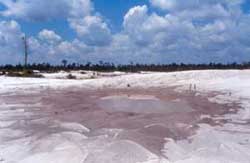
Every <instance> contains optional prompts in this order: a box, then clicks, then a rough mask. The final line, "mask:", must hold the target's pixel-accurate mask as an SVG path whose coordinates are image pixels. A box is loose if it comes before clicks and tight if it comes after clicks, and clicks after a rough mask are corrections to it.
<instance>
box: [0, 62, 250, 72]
mask: <svg viewBox="0 0 250 163" xmlns="http://www.w3.org/2000/svg"><path fill="white" fill-rule="evenodd" d="M24 69H28V70H38V71H43V72H57V71H60V70H64V71H70V70H89V71H102V72H111V71H123V72H139V71H156V72H171V71H185V70H213V69H219V70H226V69H250V62H245V63H241V64H239V63H228V64H222V63H209V64H184V63H180V64H177V63H172V64H133V63H130V64H120V65H115V64H114V63H108V62H99V63H96V64H92V63H90V62H89V63H86V64H79V63H69V64H67V61H66V60H63V61H62V64H61V65H52V64H49V63H34V64H27V65H26V66H24V65H22V64H17V65H2V66H0V70H1V71H22V70H24Z"/></svg>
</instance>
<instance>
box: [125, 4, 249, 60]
mask: <svg viewBox="0 0 250 163" xmlns="http://www.w3.org/2000/svg"><path fill="white" fill-rule="evenodd" d="M165 2H166V3H168V4H165V5H166V7H165V9H166V12H165V14H162V15H158V14H156V13H154V12H153V13H150V12H149V10H148V7H147V6H145V5H143V6H135V7H133V8H131V9H130V10H129V11H128V12H127V14H126V15H125V17H124V22H123V27H124V32H125V34H127V35H128V36H129V39H130V41H132V42H134V43H135V44H136V46H137V47H138V48H137V53H141V54H142V56H141V58H143V57H144V58H145V56H147V57H146V58H148V59H149V60H152V61H156V62H161V63H169V62H187V63H207V62H224V63H227V62H234V61H237V62H242V61H246V60H250V56H249V55H247V54H248V52H249V48H248V46H247V44H249V39H247V37H246V33H248V28H246V24H248V25H249V21H250V19H249V18H250V17H249V16H246V15H245V14H244V13H242V12H239V11H241V8H240V6H239V4H240V3H241V1H237V0H235V1H227V0H224V1H216V0H214V1H213V0H209V1H206V2H203V1H200V5H199V6H197V7H195V6H196V5H197V4H196V3H197V2H198V1H197V0H196V1H192V0H191V1H185V2H184V1H181V0H179V1H178V0H176V1H174V0H173V1H171V0H169V1H163V0H162V1H160V0H155V1H154V0H152V1H151V3H152V4H153V5H154V6H155V5H156V3H157V4H159V6H161V7H163V6H164V5H163V4H164V3H165ZM182 2H183V3H182ZM160 4H162V5H160ZM232 6H234V7H232ZM231 7H232V8H231ZM162 9H163V8H162ZM237 31H238V32H237ZM239 31H242V32H239ZM150 54H151V57H149V56H150ZM143 55H144V56H143Z"/></svg>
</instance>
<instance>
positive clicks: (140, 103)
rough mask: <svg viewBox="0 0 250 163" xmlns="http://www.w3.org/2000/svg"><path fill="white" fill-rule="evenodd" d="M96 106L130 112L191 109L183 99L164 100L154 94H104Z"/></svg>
mask: <svg viewBox="0 0 250 163" xmlns="http://www.w3.org/2000/svg"><path fill="white" fill-rule="evenodd" d="M98 106H99V107H100V108H102V109H105V110H108V111H113V112H130V113H131V112H132V113H173V112H191V111H193V109H192V108H191V107H190V106H189V105H188V103H187V102H185V101H182V100H174V101H164V100H161V99H158V98H157V97H155V96H147V95H146V96H145V95H133V96H129V95H119V96H106V97H103V98H101V99H100V100H99V101H98Z"/></svg>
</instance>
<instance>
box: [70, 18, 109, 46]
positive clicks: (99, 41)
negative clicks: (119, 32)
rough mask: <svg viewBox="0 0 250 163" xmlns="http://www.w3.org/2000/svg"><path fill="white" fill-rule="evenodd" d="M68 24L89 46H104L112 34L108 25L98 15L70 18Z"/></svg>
mask: <svg viewBox="0 0 250 163" xmlns="http://www.w3.org/2000/svg"><path fill="white" fill-rule="evenodd" d="M69 22H70V26H71V28H73V29H74V30H75V31H76V33H77V35H78V37H79V38H80V39H81V40H83V41H84V42H85V43H86V44H87V45H90V46H105V45H108V44H109V43H110V42H111V39H112V36H111V31H110V29H109V28H108V25H107V24H106V23H105V22H104V21H103V20H102V18H101V17H99V16H86V17H84V18H74V19H70V20H69Z"/></svg>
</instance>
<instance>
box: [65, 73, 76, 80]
mask: <svg viewBox="0 0 250 163" xmlns="http://www.w3.org/2000/svg"><path fill="white" fill-rule="evenodd" d="M67 79H76V76H74V75H72V74H69V75H67Z"/></svg>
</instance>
